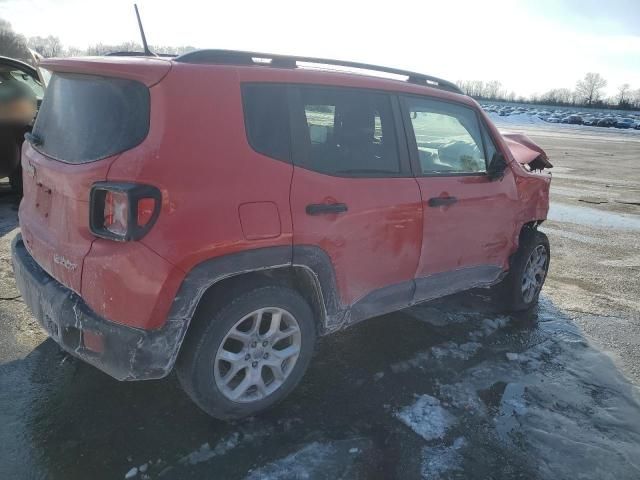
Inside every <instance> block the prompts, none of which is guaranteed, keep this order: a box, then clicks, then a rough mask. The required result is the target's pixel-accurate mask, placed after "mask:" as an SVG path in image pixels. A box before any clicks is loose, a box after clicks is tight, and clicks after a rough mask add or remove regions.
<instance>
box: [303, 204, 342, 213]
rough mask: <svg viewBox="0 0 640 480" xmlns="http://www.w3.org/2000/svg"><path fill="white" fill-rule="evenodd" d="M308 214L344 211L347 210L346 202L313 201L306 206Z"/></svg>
mask: <svg viewBox="0 0 640 480" xmlns="http://www.w3.org/2000/svg"><path fill="white" fill-rule="evenodd" d="M306 211H307V215H326V214H328V213H344V212H346V211H347V205H346V204H345V203H311V204H309V205H307V208H306Z"/></svg>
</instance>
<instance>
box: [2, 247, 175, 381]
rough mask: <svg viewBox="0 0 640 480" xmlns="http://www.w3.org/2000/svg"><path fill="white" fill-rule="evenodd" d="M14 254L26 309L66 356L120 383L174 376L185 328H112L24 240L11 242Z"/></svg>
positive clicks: (121, 326) (19, 286) (18, 280)
mask: <svg viewBox="0 0 640 480" xmlns="http://www.w3.org/2000/svg"><path fill="white" fill-rule="evenodd" d="M11 250H12V258H13V270H14V274H15V278H16V283H17V285H18V289H19V290H20V293H21V294H22V297H23V299H24V301H25V303H26V304H27V305H28V306H29V308H30V309H31V312H32V313H33V315H34V316H35V317H36V319H37V320H38V322H39V323H40V325H42V327H43V328H44V329H45V330H46V331H47V333H48V334H49V336H50V337H51V338H53V339H54V340H55V341H56V342H57V343H58V344H59V345H60V346H61V347H62V348H63V349H64V350H66V351H67V352H69V353H70V354H72V355H74V356H76V357H78V358H80V359H82V360H84V361H86V362H87V363H90V364H91V365H93V366H95V367H97V368H99V369H100V370H102V371H103V372H105V373H107V374H108V375H110V376H112V377H114V378H116V379H117V380H147V379H153V378H162V377H164V376H166V375H167V374H168V373H169V372H170V371H171V368H172V367H173V364H174V363H175V359H176V356H177V353H178V349H179V344H180V343H181V340H182V337H183V334H184V332H183V331H182V330H183V329H182V328H173V327H172V325H173V324H172V323H171V322H167V325H166V326H165V327H164V328H160V329H157V330H142V329H137V328H131V327H127V326H124V325H120V324H117V323H114V322H110V321H109V320H106V319H104V318H102V317H100V316H99V315H98V314H96V313H95V312H94V311H93V310H91V308H89V307H88V306H87V305H86V303H85V302H84V301H83V300H82V298H81V297H80V296H78V295H77V294H76V293H74V292H73V291H72V290H70V289H68V288H67V287H65V286H64V285H62V284H61V283H60V282H58V281H57V280H56V279H54V278H53V277H51V276H50V275H49V274H48V273H47V272H45V271H44V270H43V269H42V268H41V267H40V265H38V264H37V262H36V261H35V260H34V259H33V258H32V257H31V255H30V254H29V252H28V251H27V249H26V248H25V246H24V243H23V241H22V236H21V235H17V236H16V238H15V239H14V240H13V243H12V246H11Z"/></svg>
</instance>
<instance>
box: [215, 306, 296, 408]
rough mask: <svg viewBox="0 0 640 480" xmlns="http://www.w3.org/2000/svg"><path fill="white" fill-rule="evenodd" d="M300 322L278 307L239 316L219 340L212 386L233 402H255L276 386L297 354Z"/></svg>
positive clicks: (292, 364)
mask: <svg viewBox="0 0 640 480" xmlns="http://www.w3.org/2000/svg"><path fill="white" fill-rule="evenodd" d="M301 345H302V342H301V334H300V326H299V325H298V322H297V320H296V319H295V317H294V316H293V315H291V313H289V312H287V311H286V310H284V309H282V308H277V307H267V308H261V309H259V310H256V311H254V312H251V313H250V314H249V315H246V316H245V317H243V318H242V319H241V320H240V321H238V322H237V323H236V324H235V325H234V326H233V327H232V328H231V330H229V332H228V333H227V335H226V336H225V337H224V339H223V340H222V343H221V344H220V347H219V348H218V352H217V353H216V358H215V361H214V366H213V372H214V378H215V382H216V386H217V387H218V389H219V390H220V391H221V392H222V394H223V395H224V396H225V397H226V398H228V399H229V400H231V401H233V402H243V403H247V402H255V401H258V400H262V399H263V398H266V397H268V396H269V395H271V394H272V393H273V392H275V391H276V390H278V389H279V388H280V387H281V386H282V385H283V384H284V382H285V381H286V379H287V378H288V377H289V375H290V374H291V372H292V371H293V368H294V367H295V365H296V362H297V361H298V356H299V355H300V347H301Z"/></svg>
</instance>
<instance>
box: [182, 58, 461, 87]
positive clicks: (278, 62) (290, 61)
mask: <svg viewBox="0 0 640 480" xmlns="http://www.w3.org/2000/svg"><path fill="white" fill-rule="evenodd" d="M175 61H176V62H182V63H201V64H202V63H204V64H206V63H212V64H222V65H262V66H270V67H279V68H296V67H297V66H298V62H300V63H314V64H317V65H335V66H339V67H346V68H353V69H357V70H369V71H372V72H384V73H390V74H393V75H401V76H404V77H407V79H406V81H407V82H410V83H415V84H418V85H427V86H429V87H434V88H439V89H441V90H446V91H448V92H453V93H460V94H462V95H464V92H463V91H462V90H460V88H458V86H457V85H456V84H454V83H452V82H449V81H447V80H443V79H441V78H438V77H432V76H431V75H424V74H422V73H416V72H410V71H408V70H400V69H398V68H390V67H381V66H379V65H369V64H367V63H360V62H349V61H342V60H332V59H329V58H316V57H298V56H293V55H279V54H273V53H258V52H244V51H240V50H195V51H193V52H189V53H185V54H183V55H180V56H178V57H176V58H175Z"/></svg>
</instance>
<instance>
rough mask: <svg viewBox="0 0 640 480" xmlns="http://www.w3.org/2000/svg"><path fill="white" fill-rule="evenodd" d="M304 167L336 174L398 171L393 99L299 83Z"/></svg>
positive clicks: (302, 161) (385, 173)
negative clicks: (304, 152) (300, 85)
mask: <svg viewBox="0 0 640 480" xmlns="http://www.w3.org/2000/svg"><path fill="white" fill-rule="evenodd" d="M300 91H301V100H302V108H303V112H302V113H303V115H299V118H300V120H301V121H303V122H304V126H303V127H302V128H300V129H297V130H296V131H297V132H300V134H301V135H302V136H303V138H301V139H299V141H300V142H301V144H302V145H306V147H307V148H305V151H306V152H307V153H306V155H305V157H306V158H301V159H300V163H301V164H302V166H303V167H305V168H308V169H310V170H315V171H317V172H321V173H326V174H329V175H336V176H361V177H378V176H383V177H384V176H399V175H400V173H401V169H400V159H399V156H398V141H397V138H396V133H395V125H394V118H393V111H392V108H391V99H390V98H389V96H388V95H386V94H383V93H375V92H366V91H356V90H350V89H340V88H326V87H306V86H305V87H300Z"/></svg>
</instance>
